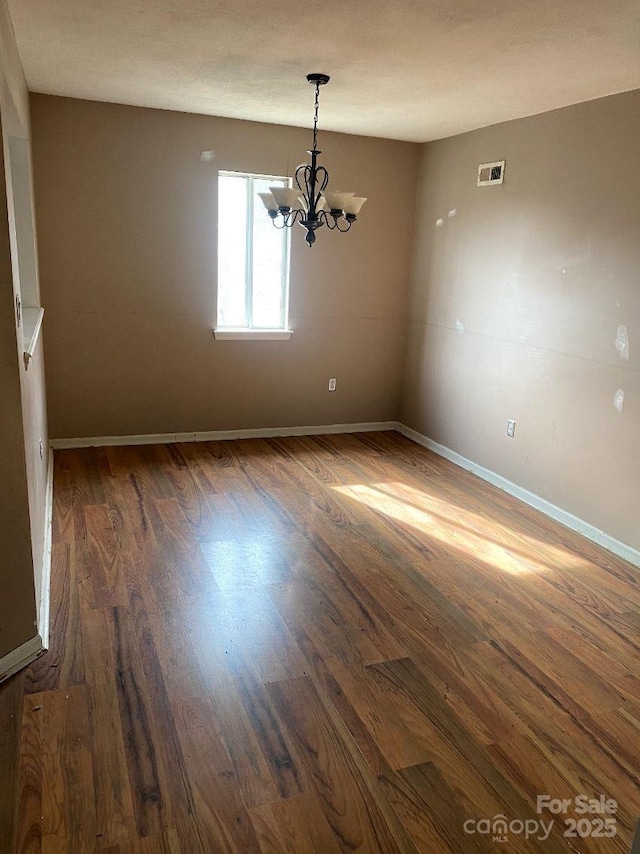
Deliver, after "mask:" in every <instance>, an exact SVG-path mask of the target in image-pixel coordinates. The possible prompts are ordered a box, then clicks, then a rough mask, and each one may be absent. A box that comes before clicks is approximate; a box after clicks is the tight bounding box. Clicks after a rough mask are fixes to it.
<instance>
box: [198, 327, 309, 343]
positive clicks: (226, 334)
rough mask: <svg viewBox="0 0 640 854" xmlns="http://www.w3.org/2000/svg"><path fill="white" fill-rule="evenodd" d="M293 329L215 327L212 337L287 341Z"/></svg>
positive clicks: (238, 339) (217, 339)
mask: <svg viewBox="0 0 640 854" xmlns="http://www.w3.org/2000/svg"><path fill="white" fill-rule="evenodd" d="M292 335H293V329H245V328H244V327H242V328H238V329H232V328H231V327H230V326H228V327H226V328H216V329H214V330H213V337H214V338H215V339H216V341H288V340H289V338H291V336H292Z"/></svg>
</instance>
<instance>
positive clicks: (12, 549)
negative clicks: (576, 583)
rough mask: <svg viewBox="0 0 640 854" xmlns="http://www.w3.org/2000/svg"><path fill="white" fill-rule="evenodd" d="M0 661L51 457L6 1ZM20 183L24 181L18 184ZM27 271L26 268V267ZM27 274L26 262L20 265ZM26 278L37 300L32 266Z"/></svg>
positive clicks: (21, 95) (27, 614) (25, 127)
mask: <svg viewBox="0 0 640 854" xmlns="http://www.w3.org/2000/svg"><path fill="white" fill-rule="evenodd" d="M0 56H1V73H0V117H1V122H2V164H1V165H0V184H1V186H0V197H2V198H3V199H6V203H5V204H3V205H2V206H1V210H2V214H1V219H0V399H1V400H2V406H1V407H0V409H1V412H0V447H1V448H2V481H1V483H2V487H1V489H0V518H1V519H2V524H1V525H0V590H2V596H1V597H0V658H1V657H2V656H4V655H5V654H7V653H8V652H10V651H12V650H13V649H15V648H16V647H18V646H20V645H21V644H22V643H24V642H25V641H27V640H29V639H31V638H32V637H34V636H35V635H36V627H35V621H36V603H37V602H39V598H40V588H41V580H42V565H43V551H44V536H45V497H46V496H45V493H46V480H47V463H48V459H47V456H46V454H45V456H44V459H41V458H40V452H39V442H40V439H42V442H43V444H44V447H45V449H46V447H47V445H48V438H47V425H46V404H45V391H44V366H43V353H42V345H41V344H40V345H39V346H38V348H37V350H36V352H35V355H34V357H33V359H32V361H31V364H30V365H29V370H28V371H26V370H25V367H24V363H23V360H22V352H23V337H22V328H18V327H17V325H16V313H15V297H16V295H17V294H19V293H20V273H21V269H20V268H19V265H18V262H17V230H18V232H20V233H22V231H21V229H22V225H23V224H24V223H22V224H21V223H20V221H19V219H20V218H18V219H16V217H15V215H14V193H16V194H17V193H18V192H21V193H22V198H23V199H24V198H25V197H29V196H30V193H31V188H30V187H29V186H28V182H29V176H28V174H25V171H24V168H23V167H24V164H22V166H21V169H20V170H19V171H18V172H16V171H15V170H14V171H13V174H12V168H11V162H10V148H11V145H10V140H12V139H13V140H14V141H15V140H23V141H24V144H25V146H26V150H27V154H28V147H29V138H30V132H29V99H28V93H27V87H26V83H25V79H24V75H23V73H22V68H21V65H20V60H19V58H18V54H17V50H16V46H15V41H14V38H13V32H12V29H11V24H10V22H9V18H8V15H7V10H6V6H5V4H4V2H0ZM20 182H25V185H26V186H25V185H23V184H22V183H20ZM27 266H28V265H27ZM22 269H23V270H24V264H23V265H22ZM28 275H29V276H30V278H31V279H32V282H31V284H32V288H31V292H32V294H33V295H35V297H36V298H37V264H36V263H31V266H29V269H28Z"/></svg>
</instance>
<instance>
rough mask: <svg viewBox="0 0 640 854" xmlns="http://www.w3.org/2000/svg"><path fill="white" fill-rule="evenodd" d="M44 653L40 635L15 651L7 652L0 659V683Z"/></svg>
mask: <svg viewBox="0 0 640 854" xmlns="http://www.w3.org/2000/svg"><path fill="white" fill-rule="evenodd" d="M43 652H45V648H44V646H43V644H42V638H41V637H40V635H36V636H35V637H33V638H31V639H30V640H28V641H26V642H25V643H23V644H22V645H21V646H19V647H17V648H16V649H14V650H12V651H11V652H8V653H7V654H6V655H5V656H3V657H2V658H0V682H4V680H5V679H8V678H9V676H13V674H14V673H17V672H18V670H21V669H22V668H23V667H26V666H27V664H31V662H32V661H35V659H36V658H38V656H40V655H42V653H43Z"/></svg>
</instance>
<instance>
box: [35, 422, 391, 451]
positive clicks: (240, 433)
mask: <svg viewBox="0 0 640 854" xmlns="http://www.w3.org/2000/svg"><path fill="white" fill-rule="evenodd" d="M397 426H398V423H397V421H367V422H365V423H361V424H322V425H317V426H313V427H261V428H256V429H251V430H211V431H208V432H204V433H149V434H143V435H140V436H92V437H87V438H80V439H51V442H50V445H51V447H52V448H53V449H54V450H62V449H67V448H94V447H105V446H111V445H166V444H169V443H172V442H220V441H222V440H224V439H271V438H275V437H278V436H282V437H284V436H322V435H323V434H326V433H371V432H377V431H379V430H395V429H396V428H397Z"/></svg>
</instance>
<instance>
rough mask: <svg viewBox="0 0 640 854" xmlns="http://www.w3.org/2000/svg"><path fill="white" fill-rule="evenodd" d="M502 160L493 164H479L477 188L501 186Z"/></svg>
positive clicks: (502, 177) (502, 179)
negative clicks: (493, 185) (490, 185)
mask: <svg viewBox="0 0 640 854" xmlns="http://www.w3.org/2000/svg"><path fill="white" fill-rule="evenodd" d="M504 163H505V161H504V160H495V161H494V162H493V163H481V164H480V166H478V187H488V186H489V184H502V182H503V181H504Z"/></svg>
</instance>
